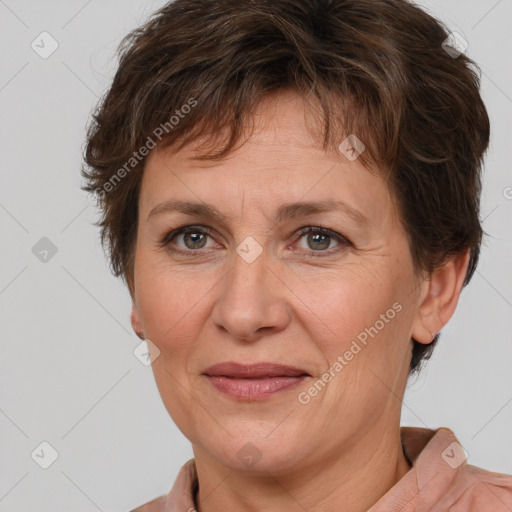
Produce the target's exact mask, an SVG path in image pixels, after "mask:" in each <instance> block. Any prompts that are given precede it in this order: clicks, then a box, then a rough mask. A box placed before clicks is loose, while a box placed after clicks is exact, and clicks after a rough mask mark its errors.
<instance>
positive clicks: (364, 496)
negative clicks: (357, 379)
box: [194, 425, 410, 512]
mask: <svg viewBox="0 0 512 512" xmlns="http://www.w3.org/2000/svg"><path fill="white" fill-rule="evenodd" d="M374 427H376V428H373V429H371V431H368V432H366V433H365V434H364V435H363V436H361V437H358V439H357V443H355V444H353V445H351V446H343V447H340V449H339V450H338V451H337V453H336V454H335V455H331V456H328V457H327V458H326V457H323V458H322V460H321V461H320V460H315V461H313V462H308V461H309V460H310V459H311V458H310V457H308V458H307V460H305V461H304V464H303V465H301V467H300V468H295V469H294V470H293V471H289V472H286V473H272V474H271V473H270V472H268V471H264V472H262V473H261V474H256V475H255V474H254V473H252V474H248V473H247V472H244V471H233V470H230V469H229V468H226V467H225V466H223V465H220V464H219V463H218V461H216V460H215V459H212V458H210V457H208V456H207V454H206V453H205V452H204V451H202V450H201V449H199V448H198V447H197V446H194V455H195V460H196V469H197V473H198V479H199V482H200V486H199V491H198V494H197V498H196V499H197V509H198V510H197V512H221V511H222V512H224V511H225V510H247V511H252V512H259V511H265V512H277V511H282V510H287V511H289V512H295V511H297V512H304V510H307V511H308V512H320V511H322V512H331V511H332V512H334V511H339V510H340V508H342V509H343V511H344V512H362V511H366V510H368V509H369V508H370V507H371V506H372V505H374V504H375V503H376V502H377V501H378V500H379V499H380V498H381V497H382V496H383V495H384V494H385V493H386V492H387V491H388V490H389V489H390V488H391V487H393V485H395V484H396V483H397V482H398V481H399V480H400V479H401V478H402V477H403V476H404V475H405V474H406V473H407V471H409V469H410V466H409V464H408V462H407V460H406V458H405V456H404V454H403V451H402V445H401V440H400V431H399V426H398V425H396V426H394V428H393V429H387V430H386V429H384V430H383V429H382V428H380V430H379V427H382V426H381V425H374Z"/></svg>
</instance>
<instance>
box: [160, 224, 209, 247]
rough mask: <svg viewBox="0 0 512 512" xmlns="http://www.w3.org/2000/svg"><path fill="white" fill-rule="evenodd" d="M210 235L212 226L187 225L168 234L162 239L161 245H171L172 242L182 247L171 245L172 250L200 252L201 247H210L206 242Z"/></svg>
mask: <svg viewBox="0 0 512 512" xmlns="http://www.w3.org/2000/svg"><path fill="white" fill-rule="evenodd" d="M210 235H211V229H210V228H207V227H204V226H185V227H183V228H179V229H175V230H173V231H171V232H170V233H168V234H166V235H165V237H164V238H163V240H161V241H160V246H161V247H165V246H170V245H171V242H172V245H177V246H178V247H180V248H179V249H173V248H171V247H169V249H170V250H172V251H175V252H180V253H183V254H187V253H191V252H200V250H201V249H208V248H209V247H207V245H206V244H207V239H208V237H209V236H210Z"/></svg>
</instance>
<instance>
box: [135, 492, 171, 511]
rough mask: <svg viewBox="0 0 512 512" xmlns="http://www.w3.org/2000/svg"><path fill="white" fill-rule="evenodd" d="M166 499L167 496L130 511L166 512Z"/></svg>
mask: <svg viewBox="0 0 512 512" xmlns="http://www.w3.org/2000/svg"><path fill="white" fill-rule="evenodd" d="M165 499H166V496H159V497H158V498H155V499H154V500H151V501H148V502H147V503H144V505H140V506H139V507H137V508H134V509H133V510H130V512H165Z"/></svg>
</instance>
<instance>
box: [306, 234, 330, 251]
mask: <svg viewBox="0 0 512 512" xmlns="http://www.w3.org/2000/svg"><path fill="white" fill-rule="evenodd" d="M322 238H323V242H324V243H323V245H318V244H316V248H317V249H327V248H328V247H329V235H325V234H322V233H313V234H310V235H309V241H313V242H314V244H315V243H316V242H318V241H319V240H320V239H322ZM326 241H327V243H325V242H326ZM314 244H313V245H314Z"/></svg>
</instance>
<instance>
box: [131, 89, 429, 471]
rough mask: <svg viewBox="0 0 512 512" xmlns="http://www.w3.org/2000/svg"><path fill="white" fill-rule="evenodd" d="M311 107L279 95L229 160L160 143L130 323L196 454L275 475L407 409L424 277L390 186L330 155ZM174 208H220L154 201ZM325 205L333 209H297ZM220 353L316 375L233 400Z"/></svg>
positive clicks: (358, 438) (143, 206)
mask: <svg viewBox="0 0 512 512" xmlns="http://www.w3.org/2000/svg"><path fill="white" fill-rule="evenodd" d="M304 115H305V110H304V104H303V102H302V100H301V99H300V98H299V97H298V96H296V95H293V94H291V93H290V94H281V95H279V96H274V97H271V98H269V99H268V100H266V101H265V102H264V103H262V104H260V106H259V108H258V115H257V117H256V129H255V131H254V134H253V135H252V137H251V138H250V139H249V141H248V142H247V143H245V144H244V145H243V146H242V147H241V148H240V149H238V150H237V151H236V152H235V153H232V154H231V155H230V156H229V158H227V159H225V160H223V161H221V162H212V161H208V162H207V163H204V162H203V163H199V162H198V161H193V160H192V159H191V157H192V156H194V154H195V153H194V147H195V146H194V145H192V146H189V147H186V148H184V149H182V150H180V151H179V152H174V153H173V152H171V151H161V150H159V149H157V150H155V151H153V152H152V153H151V154H150V156H149V158H148V160H147V163H146V167H145V169H144V175H143V180H142V185H141V191H140V198H139V224H138V234H137V245H136V255H135V273H134V290H135V292H134V309H133V313H132V323H133V325H134V328H135V329H136V330H140V331H141V332H142V333H143V334H144V336H145V338H147V339H149V340H151V342H152V343H153V344H154V345H155V346H156V347H158V350H159V351H160V352H159V355H158V357H157V358H156V359H155V360H154V361H153V371H154V375H155V379H156V383H157V386H158V389H159V391H160V394H161V396H162V399H163V402H164V404H165V406H166V408H167V410H168V412H169V414H170V415H171V417H172V419H173V420H174V421H175V423H176V424H177V426H178V428H179V429H180V430H181V431H182V432H183V434H184V435H185V436H186V437H187V438H188V439H189V440H190V441H191V442H192V443H193V448H194V452H195V454H196V457H197V455H198V454H201V453H202V454H204V455H205V456H207V457H210V458H213V459H215V460H216V461H217V462H218V463H220V464H222V465H225V466H227V467H230V468H234V469H235V468H238V469H244V468H245V469H247V468H248V467H249V465H248V464H247V460H248V459H247V458H245V457H246V456H254V457H256V458H259V461H258V464H257V466H255V468H258V469H263V470H270V471H272V472H273V473H274V474H276V473H278V472H279V471H286V470H287V468H291V467H294V468H296V467H301V466H306V465H313V464H315V463H321V462H322V461H325V460H326V458H328V457H329V456H332V454H333V453H342V452H341V451H340V450H346V451H350V449H351V448H354V447H355V446H357V444H358V443H360V442H363V439H366V440H368V439H369V436H379V435H382V432H383V431H386V429H389V425H390V423H391V422H398V420H399V415H400V408H401V397H402V394H403V390H404V387H405V383H406V379H407V374H408V367H409V360H410V355H411V342H410V338H411V335H412V333H413V330H414V328H415V324H416V322H417V321H418V320H417V316H418V314H417V312H418V307H419V304H420V302H421V295H422V293H423V292H422V290H423V289H424V287H423V283H422V282H420V281H419V280H418V278H417V276H416V275H415V272H414V269H413V264H412V260H411V253H410V250H409V246H408V242H407V237H406V232H405V231H404V228H403V227H402V225H401V223H400V222H399V219H398V216H397V212H396V209H395V208H394V205H393V202H392V197H391V196H390V193H389V191H388V187H387V185H386V183H385V182H384V179H383V178H382V177H381V176H380V175H379V174H378V173H370V172H369V171H368V170H367V169H366V168H365V167H363V165H362V163H361V162H360V159H356V160H354V161H351V160H350V159H349V158H347V157H345V156H344V155H343V154H342V153H334V152H333V153H326V152H324V151H323V150H322V149H321V148H320V146H319V140H317V139H316V138H314V137H313V135H312V134H311V133H310V132H309V131H308V129H307V128H306V127H305V122H304ZM340 142H341V141H340ZM363 142H364V141H363ZM172 201H181V202H187V203H194V204H196V205H198V206H204V205H206V204H207V205H209V207H210V208H211V209H213V210H215V211H216V212H218V214H219V216H220V217H218V218H217V217H212V216H210V215H208V212H207V211H206V210H205V211H202V212H196V213H193V212H191V211H189V212H188V213H184V212H183V211H178V210H173V209H172V208H171V206H170V203H168V205H167V206H168V207H167V208H164V207H162V206H161V205H162V204H164V203H166V202H172ZM320 202H322V203H338V206H337V205H331V206H329V205H328V206H327V207H326V208H325V211H320V210H319V209H317V210H318V211H315V208H312V207H311V208H307V207H304V208H297V207H296V206H295V207H293V206H290V205H294V204H296V203H320ZM285 207H286V209H285ZM155 209H156V210H155ZM152 211H153V213H152V214H150V213H151V212H152ZM279 212H280V213H281V215H278V213H279ZM283 213H285V214H286V213H287V215H285V214H283ZM186 226H195V228H192V229H190V231H189V232H188V234H187V233H185V234H184V233H181V234H177V235H176V236H174V237H172V236H171V237H167V239H166V243H165V244H162V243H161V241H162V240H163V239H165V238H166V236H167V235H168V234H169V233H170V232H172V231H173V230H176V229H178V228H182V227H186ZM308 227H313V228H314V227H322V228H325V229H327V230H329V231H325V232H324V233H320V234H318V233H315V232H313V233H307V232H306V233H305V234H304V233H303V234H301V233H300V231H301V230H302V229H304V228H308ZM205 228H207V229H208V230H210V233H209V234H207V233H205V231H204V229H205ZM329 233H330V234H329ZM157 353H158V351H156V350H154V351H153V355H156V354H157ZM222 362H238V363H242V364H251V363H259V362H271V363H277V364H283V365H289V366H294V367H297V368H300V369H302V370H303V371H304V372H305V373H307V374H309V376H307V377H303V378H302V379H300V380H297V381H294V382H295V384H294V386H291V387H289V388H286V389H283V390H281V391H279V392H275V393H272V394H270V395H266V396H261V395H254V394H253V395H250V396H245V397H244V396H238V397H236V396H231V395H229V394H226V393H224V392H223V391H220V390H218V389H217V388H216V387H215V386H214V385H213V384H212V382H213V380H214V379H212V378H211V377H208V376H207V375H205V373H204V372H205V371H206V370H207V368H208V367H210V366H212V365H214V364H217V363H222ZM245 382H247V381H245ZM315 384H316V385H315ZM393 424H394V423H393ZM248 443H252V444H248ZM333 450H334V451H333Z"/></svg>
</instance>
